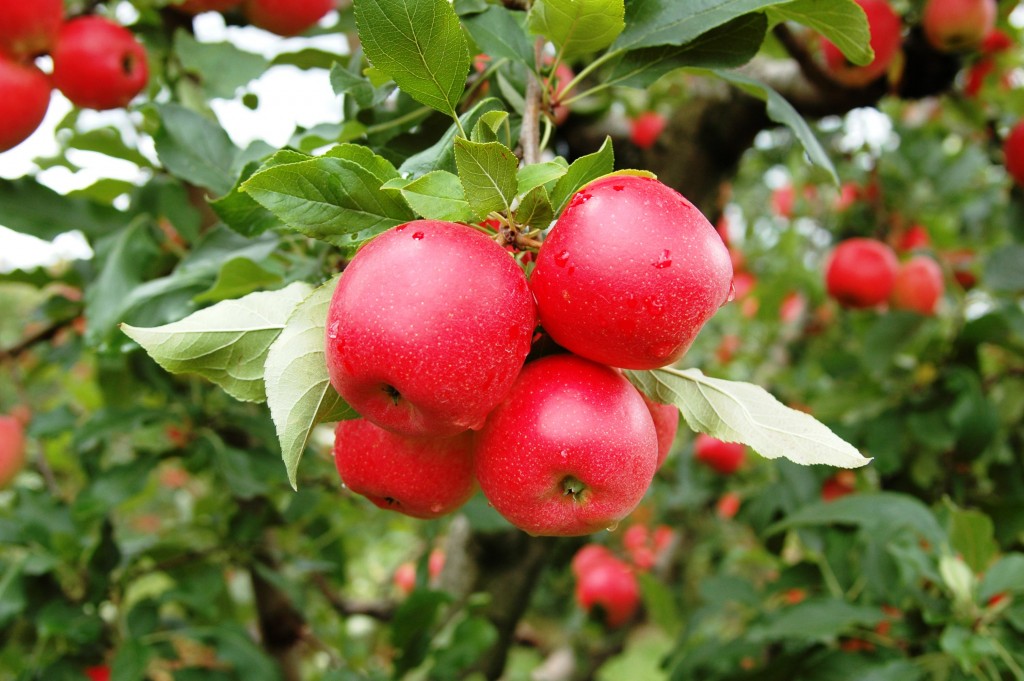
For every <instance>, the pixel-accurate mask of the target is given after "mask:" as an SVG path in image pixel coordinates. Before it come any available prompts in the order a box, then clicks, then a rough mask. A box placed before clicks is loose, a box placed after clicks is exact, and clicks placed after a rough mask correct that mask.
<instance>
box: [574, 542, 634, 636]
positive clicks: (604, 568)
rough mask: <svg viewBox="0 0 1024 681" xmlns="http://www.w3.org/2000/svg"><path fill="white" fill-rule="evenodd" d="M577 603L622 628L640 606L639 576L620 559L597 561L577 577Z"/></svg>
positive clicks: (614, 625) (606, 621) (590, 612)
mask: <svg viewBox="0 0 1024 681" xmlns="http://www.w3.org/2000/svg"><path fill="white" fill-rule="evenodd" d="M576 601H577V602H578V603H579V605H580V607H581V608H583V610H585V611H586V612H588V613H589V614H590V615H592V616H594V617H597V618H598V619H600V620H601V621H602V622H604V623H605V624H606V625H608V626H609V627H621V626H622V625H624V624H626V623H627V622H629V621H630V620H631V619H633V617H634V615H636V611H637V609H638V608H639V606H640V588H639V586H638V585H637V581H636V575H634V574H633V571H632V570H631V569H630V568H629V566H628V565H627V564H626V563H624V562H623V561H621V560H619V559H618V558H614V557H612V558H606V559H605V560H602V561H598V562H597V563H594V564H593V565H591V566H589V568H588V569H587V570H585V571H583V573H582V574H580V575H579V576H578V577H577V578H576Z"/></svg>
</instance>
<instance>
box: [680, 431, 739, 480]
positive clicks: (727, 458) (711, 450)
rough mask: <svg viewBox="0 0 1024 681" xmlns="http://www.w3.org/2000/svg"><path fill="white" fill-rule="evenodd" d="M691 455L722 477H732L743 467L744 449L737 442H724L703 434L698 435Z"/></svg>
mask: <svg viewBox="0 0 1024 681" xmlns="http://www.w3.org/2000/svg"><path fill="white" fill-rule="evenodd" d="M693 455H694V457H696V459H697V461H700V462H701V463H702V464H704V465H705V466H708V467H709V468H711V469H712V470H714V471H717V472H718V473H721V474H722V475H732V474H733V473H735V472H736V471H737V470H739V468H740V466H741V465H743V459H744V457H745V456H746V447H744V446H743V445H742V444H740V443H738V442H724V441H722V440H719V439H717V438H714V437H711V436H710V435H706V434H705V433H698V434H697V438H696V440H695V441H694V444H693Z"/></svg>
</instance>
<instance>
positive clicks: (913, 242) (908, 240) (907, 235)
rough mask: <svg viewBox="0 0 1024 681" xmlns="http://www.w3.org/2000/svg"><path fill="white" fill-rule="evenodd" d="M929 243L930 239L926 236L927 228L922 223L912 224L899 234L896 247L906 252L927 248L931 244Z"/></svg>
mask: <svg viewBox="0 0 1024 681" xmlns="http://www.w3.org/2000/svg"><path fill="white" fill-rule="evenodd" d="M931 243H932V240H931V237H930V236H928V229H927V228H926V227H925V226H924V225H918V224H914V225H911V226H910V227H909V228H908V229H907V231H905V232H904V233H903V234H901V235H900V238H899V243H898V244H897V245H896V247H897V248H898V249H899V250H900V251H902V252H904V253H906V252H907V251H916V250H918V249H924V248H928V247H929V246H931Z"/></svg>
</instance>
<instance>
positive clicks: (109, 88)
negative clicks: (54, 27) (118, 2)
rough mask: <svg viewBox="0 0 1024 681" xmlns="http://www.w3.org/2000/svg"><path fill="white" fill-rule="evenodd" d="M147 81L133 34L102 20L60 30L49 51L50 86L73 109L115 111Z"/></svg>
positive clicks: (71, 24) (75, 22)
mask: <svg viewBox="0 0 1024 681" xmlns="http://www.w3.org/2000/svg"><path fill="white" fill-rule="evenodd" d="M148 78H149V67H148V66H147V62H146V49H145V48H144V47H143V46H142V45H141V44H140V43H139V41H137V40H136V39H135V36H134V35H133V34H132V32H131V31H129V30H128V29H126V28H125V27H124V26H120V25H118V24H115V23H114V22H112V21H110V20H109V19H104V18H103V17H100V16H95V15H91V16H84V17H79V18H77V19H72V20H71V21H69V22H67V23H66V24H64V25H63V26H62V27H61V29H60V34H59V35H58V37H57V47H56V48H55V49H54V50H53V83H54V85H56V86H57V89H59V90H60V91H61V92H63V93H64V96H65V97H67V98H68V99H70V100H71V103H72V104H75V105H76V106H80V107H85V108H89V109H98V110H101V111H102V110H105V109H117V108H119V107H123V106H127V105H128V102H130V101H131V100H132V98H133V97H135V95H137V94H139V93H140V92H142V89H143V88H144V87H146V81H147V79H148Z"/></svg>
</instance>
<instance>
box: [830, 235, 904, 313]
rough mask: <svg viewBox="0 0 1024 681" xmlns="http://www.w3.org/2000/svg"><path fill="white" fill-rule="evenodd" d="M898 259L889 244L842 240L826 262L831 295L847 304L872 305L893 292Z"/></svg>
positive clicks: (873, 241)
mask: <svg viewBox="0 0 1024 681" xmlns="http://www.w3.org/2000/svg"><path fill="white" fill-rule="evenodd" d="M898 270H899V261H898V260H897V259H896V253H894V252H893V250H892V249H891V248H889V246H887V245H886V244H884V243H882V242H881V241H878V240H876V239H865V238H853V239H847V240H846V241H843V242H842V243H840V244H839V245H838V246H836V248H835V250H834V251H832V255H831V256H830V257H829V259H828V261H827V263H826V265H825V285H826V287H827V288H828V293H829V295H830V296H832V297H833V298H835V299H836V300H838V301H839V302H840V303H841V304H842V305H845V306H846V307H857V308H861V307H874V306H875V305H878V304H880V303H883V302H885V301H886V299H888V297H889V294H890V293H892V287H893V284H895V282H896V272H897V271H898Z"/></svg>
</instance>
